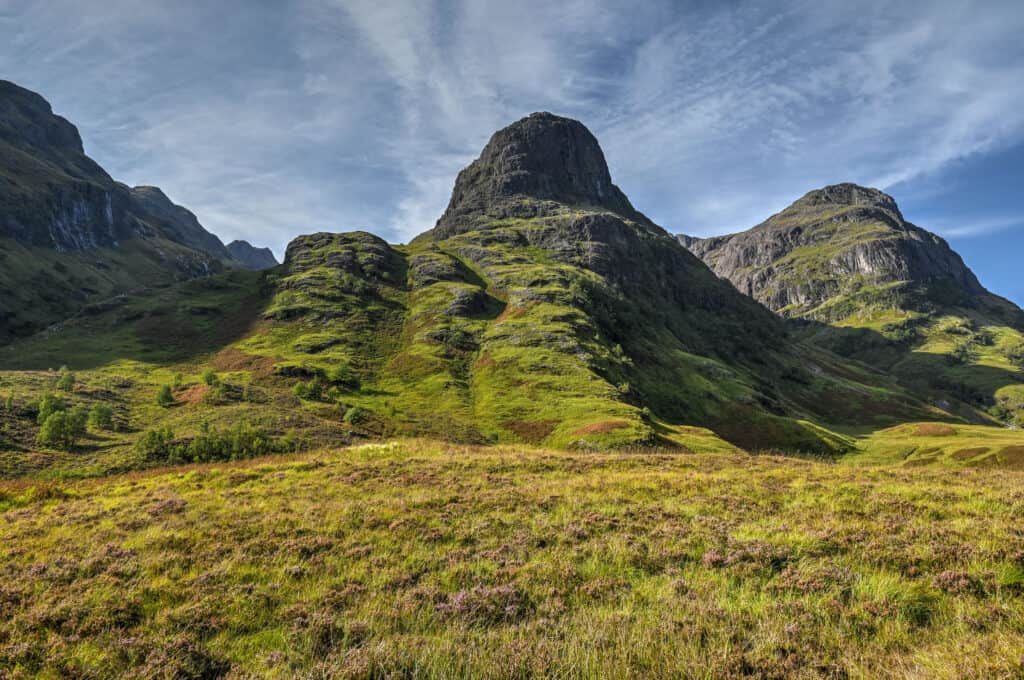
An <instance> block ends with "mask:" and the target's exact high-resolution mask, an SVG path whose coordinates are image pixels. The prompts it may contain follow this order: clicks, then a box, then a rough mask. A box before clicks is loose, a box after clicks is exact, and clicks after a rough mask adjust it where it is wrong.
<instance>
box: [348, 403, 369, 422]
mask: <svg viewBox="0 0 1024 680" xmlns="http://www.w3.org/2000/svg"><path fill="white" fill-rule="evenodd" d="M365 421H366V411H364V410H363V409H361V408H359V407H358V406H353V407H352V408H350V409H349V410H347V411H345V422H346V423H348V424H349V425H358V424H359V423H362V422H365Z"/></svg>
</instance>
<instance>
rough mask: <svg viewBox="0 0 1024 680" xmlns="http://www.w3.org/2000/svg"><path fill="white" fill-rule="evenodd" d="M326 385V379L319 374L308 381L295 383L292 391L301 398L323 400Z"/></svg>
mask: <svg viewBox="0 0 1024 680" xmlns="http://www.w3.org/2000/svg"><path fill="white" fill-rule="evenodd" d="M324 387H325V386H324V381H323V380H322V379H321V378H320V376H317V377H315V378H313V379H312V380H310V381H309V382H306V383H302V382H299V383H295V387H293V388H292V392H293V393H294V394H295V396H296V397H298V398H299V399H306V400H307V401H323V399H324Z"/></svg>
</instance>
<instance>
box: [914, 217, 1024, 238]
mask: <svg viewBox="0 0 1024 680" xmlns="http://www.w3.org/2000/svg"><path fill="white" fill-rule="evenodd" d="M1014 227H1024V217H1022V216H1020V215H1016V216H1013V217H998V218H989V219H982V220H977V221H973V220H972V221H966V222H961V223H954V224H941V223H940V224H934V225H930V228H931V229H932V230H933V231H935V232H937V233H939V234H942V235H943V236H948V237H950V238H968V237H971V236H982V235H987V234H995V233H998V232H1000V231H1005V230H1007V229H1012V228H1014Z"/></svg>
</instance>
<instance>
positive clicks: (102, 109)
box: [0, 0, 1024, 254]
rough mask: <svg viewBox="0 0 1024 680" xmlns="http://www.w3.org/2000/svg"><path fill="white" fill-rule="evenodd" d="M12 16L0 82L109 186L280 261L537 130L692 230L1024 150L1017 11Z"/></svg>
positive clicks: (207, 9) (358, 3) (174, 9)
mask: <svg viewBox="0 0 1024 680" xmlns="http://www.w3.org/2000/svg"><path fill="white" fill-rule="evenodd" d="M2 7H3V8H2V9H0V16H3V17H5V18H14V19H16V21H15V22H14V23H13V24H5V25H4V31H5V33H6V32H9V31H10V30H11V29H10V28H9V26H16V27H17V29H16V35H14V36H13V39H12V40H10V41H7V42H6V46H5V45H4V44H3V43H2V42H0V71H2V72H3V73H5V74H6V77H10V78H12V79H14V80H16V81H19V82H22V83H23V84H25V85H26V86H29V87H32V88H34V89H37V90H39V91H41V92H42V93H43V94H44V95H45V96H47V97H48V98H49V99H50V100H51V101H52V102H53V103H54V105H55V107H56V108H57V109H58V111H59V112H61V113H64V114H66V115H67V116H68V117H69V118H71V119H72V120H73V121H74V122H76V123H78V124H79V125H80V127H81V128H82V130H83V133H84V136H85V139H86V143H87V145H88V147H89V149H90V151H91V152H92V153H93V154H94V155H95V156H96V157H97V159H98V160H99V161H100V162H101V163H103V164H104V165H105V166H106V167H107V168H108V170H110V171H111V172H112V174H114V175H115V176H117V177H119V178H121V179H126V180H129V181H132V182H138V183H148V184H157V185H160V186H162V187H163V188H165V190H167V192H168V194H169V195H171V196H172V197H173V198H174V199H176V200H178V201H180V202H182V203H183V204H185V205H187V206H189V207H190V208H191V209H193V210H194V211H195V212H196V213H197V215H198V216H199V218H200V219H201V220H202V221H203V222H204V224H206V225H207V226H208V227H209V228H211V229H212V230H213V231H215V232H216V233H218V234H219V235H220V236H222V237H223V238H224V239H225V240H230V239H232V238H248V239H250V240H252V241H253V242H255V243H257V244H261V245H262V244H267V245H270V246H272V247H273V248H274V249H275V251H276V252H278V254H281V252H282V251H283V247H284V245H285V244H286V243H287V241H288V240H289V238H291V237H292V236H294V235H296V234H299V233H304V232H308V231H312V230H315V229H333V230H346V229H353V228H367V229H370V230H372V231H376V232H377V233H380V234H381V235H383V236H385V237H386V238H390V239H393V240H402V241H405V240H408V239H409V238H411V237H412V236H414V235H415V234H417V233H419V232H421V231H423V230H425V229H427V228H429V227H430V226H432V225H433V223H434V221H435V220H436V218H437V217H438V216H439V215H440V213H441V212H442V211H443V209H444V207H445V205H446V203H447V200H448V196H449V193H450V190H451V186H452V183H453V182H454V178H455V175H456V173H457V172H458V170H459V169H460V168H461V167H462V166H464V165H465V164H466V163H467V162H469V161H470V160H472V158H473V157H474V156H475V155H476V154H477V153H478V152H479V150H480V148H481V147H482V146H483V144H484V143H485V142H486V140H487V138H488V136H489V135H490V134H491V133H492V132H493V131H494V130H496V129H497V128H499V127H502V126H503V125H506V124H508V123H509V122H511V121H513V120H515V119H517V118H519V117H521V116H524V115H527V114H529V113H530V112H532V111H536V110H545V109H546V110H552V111H554V112H556V113H561V114H564V115H571V116H574V117H577V118H579V119H581V120H582V121H583V122H584V123H585V124H587V125H588V126H589V127H590V128H591V129H592V130H593V131H594V132H595V134H596V135H597V136H598V138H599V139H600V140H601V142H602V145H603V147H604V149H605V152H606V155H607V157H608V159H609V163H610V165H611V169H612V173H613V177H614V178H615V179H616V181H617V182H618V183H619V184H620V186H622V187H623V189H624V190H625V191H626V192H627V194H629V196H630V198H631V199H632V200H633V202H634V204H635V205H636V206H637V207H638V208H639V209H640V210H643V211H645V212H647V213H648V214H650V215H651V216H652V217H654V218H655V219H657V220H658V221H659V222H661V223H662V224H663V225H664V226H665V227H666V228H669V229H671V230H676V231H687V232H690V233H695V234H699V235H707V234H711V233H721V232H725V231H734V230H737V229H742V228H746V227H749V226H751V225H753V224H755V223H757V222H759V221H761V220H762V219H764V218H765V217H767V216H768V215H769V214H771V213H772V212H775V211H777V210H779V209H781V208H783V207H784V206H785V205H786V204H787V203H789V202H790V201H792V200H794V199H795V198H797V197H799V196H800V195H802V194H803V193H805V192H806V191H807V190H809V189H811V188H815V187H817V186H821V185H823V184H827V183H832V182H837V181H858V182H862V183H868V184H873V185H876V186H880V187H881V188H887V187H892V186H895V185H898V184H900V183H905V182H907V181H908V180H911V179H913V178H917V177H921V176H923V175H928V174H929V173H935V172H936V171H937V170H939V169H941V168H943V167H945V166H947V165H948V164H949V163H950V162H951V161H955V160H957V159H960V158H963V157H965V156H969V155H972V154H979V153H985V152H988V151H992V150H997V149H1001V148H1005V147H1008V146H1010V145H1013V144H1016V143H1019V142H1021V141H1022V140H1024V90H1022V88H1021V87H1020V85H1019V84H1020V83H1021V82H1024V52H1022V50H1021V48H1020V47H1019V39H1018V36H1019V35H1020V33H1021V30H1022V29H1024V13H1022V12H1020V11H1019V8H1018V5H1017V3H1016V2H1005V3H999V2H992V3H987V5H986V8H985V11H979V10H978V8H977V5H976V4H975V3H969V2H966V0H946V1H943V2H927V3H925V2H913V1H908V2H901V3H891V2H882V1H881V0H871V1H869V2H858V3H842V4H840V3H829V2H825V3H821V2H805V1H794V2H789V3H758V4H754V3H718V4H706V5H700V6H698V5H690V6H689V7H688V8H687V7H684V6H683V5H681V4H680V3H676V2H671V1H670V0H661V1H654V2H646V3H632V2H612V1H607V2H602V3H594V2H587V1H585V0H570V1H566V2H555V3H552V2H546V1H543V2H542V1H541V0H523V1H522V2H516V3H509V2H507V1H504V0H502V1H499V0H454V1H451V2H442V1H440V0H421V1H419V2H411V1H409V2H398V1H396V0H287V1H282V2H279V3H260V4H258V5H255V4H253V3H248V2H244V1H243V0H224V2H221V3H203V2H199V1H198V0H195V1H193V2H180V3H174V4H153V3H150V4H145V5H140V4H139V3H137V2H131V1H129V0H117V1H116V2H106V3H102V4H100V3H84V2H79V1H77V0H76V1H75V2H72V1H71V0H52V2H47V3H36V2H31V1H29V0H21V1H20V2H15V3H13V4H10V6H9V7H8V5H2ZM925 226H928V225H925ZM954 228H960V227H954Z"/></svg>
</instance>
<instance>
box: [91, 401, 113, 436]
mask: <svg viewBox="0 0 1024 680" xmlns="http://www.w3.org/2000/svg"><path fill="white" fill-rule="evenodd" d="M89 427H91V428H93V429H94V430H112V429H114V409H112V408H110V406H109V405H107V404H96V405H94V406H93V407H92V410H91V411H89Z"/></svg>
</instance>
